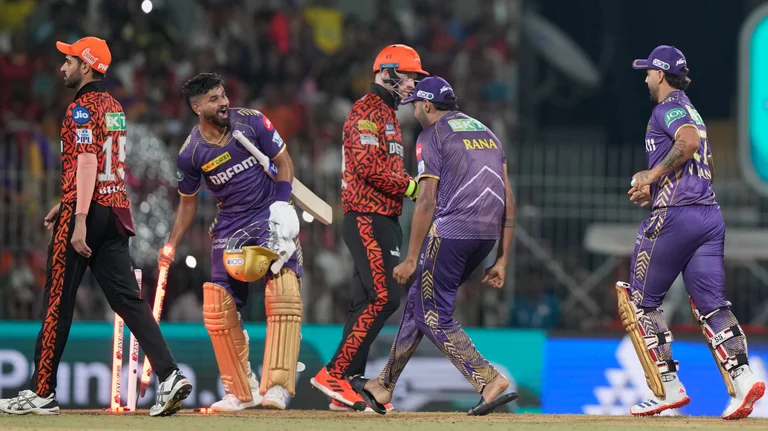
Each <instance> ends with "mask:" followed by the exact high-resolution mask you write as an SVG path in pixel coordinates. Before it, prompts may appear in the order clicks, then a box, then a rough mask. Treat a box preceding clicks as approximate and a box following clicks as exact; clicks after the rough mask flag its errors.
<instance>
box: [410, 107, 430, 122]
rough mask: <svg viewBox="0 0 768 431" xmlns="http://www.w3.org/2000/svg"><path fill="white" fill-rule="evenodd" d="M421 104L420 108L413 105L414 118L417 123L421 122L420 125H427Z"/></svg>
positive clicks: (425, 114)
mask: <svg viewBox="0 0 768 431" xmlns="http://www.w3.org/2000/svg"><path fill="white" fill-rule="evenodd" d="M421 106H422V107H421V109H419V108H417V107H416V106H414V107H413V109H414V111H415V117H416V120H418V121H419V124H421V127H427V113H426V112H424V105H421Z"/></svg>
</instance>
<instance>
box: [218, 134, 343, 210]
mask: <svg viewBox="0 0 768 431" xmlns="http://www.w3.org/2000/svg"><path fill="white" fill-rule="evenodd" d="M232 136H234V137H235V139H237V141H238V142H240V143H241V144H242V145H243V147H245V149H246V150H248V152H249V153H251V154H253V156H254V157H255V158H256V160H257V161H258V162H259V164H260V165H261V167H262V168H264V172H266V173H267V175H268V176H269V177H270V178H272V179H273V180H275V181H276V180H277V166H275V164H274V163H273V162H272V160H270V159H269V157H267V156H266V154H264V153H262V152H261V151H259V149H258V148H256V146H255V145H253V143H252V142H251V141H249V140H248V138H246V137H245V135H243V132H241V131H239V130H235V131H234V132H232ZM291 194H292V196H293V200H294V201H295V202H296V204H297V205H298V206H299V208H301V209H303V210H304V211H306V212H307V213H309V214H311V215H312V217H314V218H316V219H318V220H320V222H321V223H323V224H324V225H329V224H331V222H332V221H333V209H332V208H331V206H330V205H328V203H327V202H325V201H324V200H322V199H320V197H318V196H317V195H316V194H314V193H313V192H312V190H310V189H308V188H307V187H306V186H305V185H304V184H302V183H301V181H299V180H298V179H296V177H294V178H293V192H292V193H291Z"/></svg>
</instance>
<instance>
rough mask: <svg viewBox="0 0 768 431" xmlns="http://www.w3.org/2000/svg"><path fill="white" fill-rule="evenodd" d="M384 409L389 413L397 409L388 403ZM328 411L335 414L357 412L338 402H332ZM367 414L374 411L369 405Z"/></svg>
mask: <svg viewBox="0 0 768 431" xmlns="http://www.w3.org/2000/svg"><path fill="white" fill-rule="evenodd" d="M384 408H386V409H387V412H391V411H392V410H394V409H395V406H393V405H392V403H386V404H384ZM328 409H330V410H331V411H334V412H356V411H357V410H355V409H353V408H352V407H349V406H348V405H346V404H342V403H340V402H338V401H336V400H331V403H330V404H328ZM365 411H366V412H373V409H372V408H371V406H369V405H367V404H366V406H365Z"/></svg>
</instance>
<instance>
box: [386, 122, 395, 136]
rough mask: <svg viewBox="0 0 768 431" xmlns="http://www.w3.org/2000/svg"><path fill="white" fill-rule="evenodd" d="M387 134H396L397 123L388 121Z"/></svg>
mask: <svg viewBox="0 0 768 431" xmlns="http://www.w3.org/2000/svg"><path fill="white" fill-rule="evenodd" d="M385 133H386V134H387V135H394V134H395V125H394V124H392V123H387V126H386V132H385Z"/></svg>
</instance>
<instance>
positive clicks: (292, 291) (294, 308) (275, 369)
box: [259, 268, 303, 396]
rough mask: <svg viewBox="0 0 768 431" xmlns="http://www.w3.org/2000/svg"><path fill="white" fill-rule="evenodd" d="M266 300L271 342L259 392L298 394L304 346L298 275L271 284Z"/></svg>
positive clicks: (282, 272) (284, 276) (285, 274)
mask: <svg viewBox="0 0 768 431" xmlns="http://www.w3.org/2000/svg"><path fill="white" fill-rule="evenodd" d="M264 299H265V303H266V309H267V310H266V311H267V339H266V341H265V346H264V364H263V369H262V372H261V384H260V387H259V392H260V393H261V394H262V395H264V394H265V393H266V392H267V391H268V390H269V389H270V388H271V387H273V386H282V387H284V388H285V389H286V390H288V393H289V394H290V395H291V396H294V395H295V394H296V365H297V362H298V360H299V346H300V344H301V315H302V312H303V305H302V303H301V293H300V291H299V280H298V279H297V278H296V273H294V272H293V271H292V270H290V269H288V268H282V269H281V270H280V272H279V273H278V274H277V275H275V276H274V277H273V278H271V279H270V280H268V281H267V286H266V291H265V292H264Z"/></svg>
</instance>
